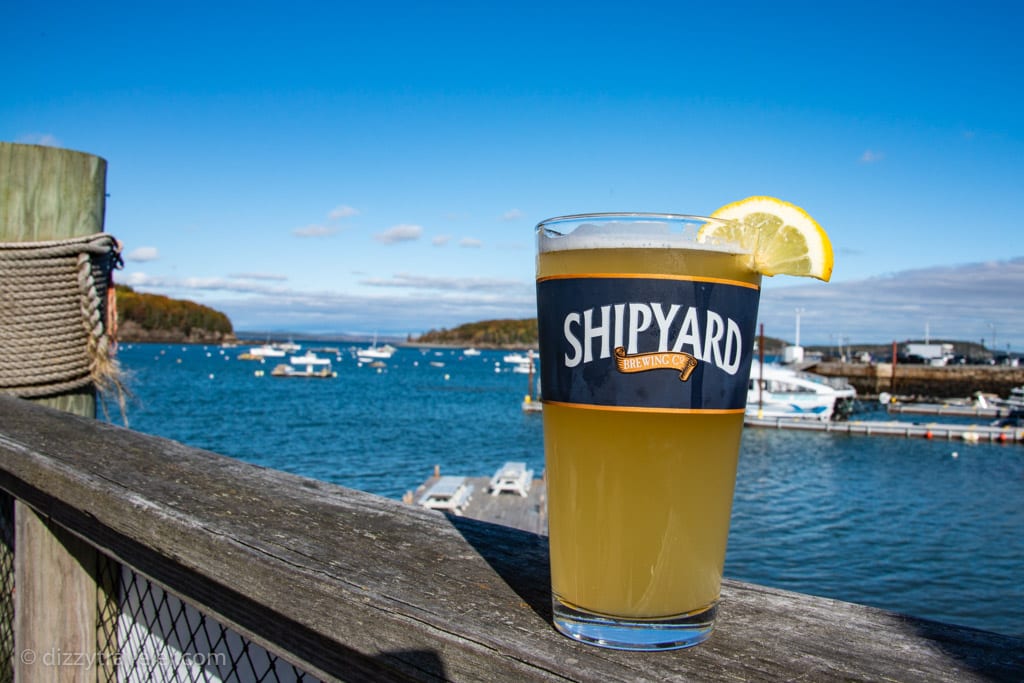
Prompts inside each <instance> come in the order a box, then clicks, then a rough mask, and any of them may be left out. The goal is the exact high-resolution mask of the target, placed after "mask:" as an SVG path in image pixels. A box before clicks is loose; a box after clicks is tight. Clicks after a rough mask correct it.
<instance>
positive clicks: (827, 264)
mask: <svg viewBox="0 0 1024 683" xmlns="http://www.w3.org/2000/svg"><path fill="white" fill-rule="evenodd" d="M711 217H712V218H719V219H722V220H725V221H729V222H728V223H707V224H705V225H704V226H703V227H702V228H701V229H700V232H699V233H698V239H699V240H700V241H701V242H733V243H736V244H739V245H740V246H741V247H742V248H743V249H745V250H747V251H749V252H750V257H751V264H750V265H751V268H752V269H753V270H755V271H757V272H758V273H761V274H762V275H797V276H800V277H814V278H818V279H819V280H824V281H825V282H828V279H829V278H830V277H832V243H831V242H829V239H828V235H827V234H825V231H824V230H822V229H821V226H820V225H818V223H817V222H816V221H815V220H814V219H813V218H811V217H810V216H809V215H808V214H807V212H806V211H804V210H803V209H801V208H800V207H799V206H794V205H793V204H790V203H789V202H784V201H782V200H780V199H775V198H774V197H748V198H747V199H743V200H741V201H738V202H733V203H732V204H726V205H725V206H723V207H722V208H720V209H719V210H718V211H715V212H714V213H713V214H711Z"/></svg>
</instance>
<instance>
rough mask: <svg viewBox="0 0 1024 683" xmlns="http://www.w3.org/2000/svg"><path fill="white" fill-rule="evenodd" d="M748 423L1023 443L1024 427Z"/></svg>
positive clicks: (750, 421) (750, 424)
mask: <svg viewBox="0 0 1024 683" xmlns="http://www.w3.org/2000/svg"><path fill="white" fill-rule="evenodd" d="M743 424H744V425H745V426H747V427H762V428H770V429H795V430H803V431H809V432H837V433H840V434H861V435H865V436H872V435H878V436H906V437H920V438H924V439H948V440H953V439H957V440H961V441H968V442H972V443H974V442H979V441H989V442H992V443H1021V442H1022V441H1024V428H1020V427H993V426H990V425H964V424H943V423H938V422H932V423H928V424H921V423H918V422H896V421H892V422H882V421H863V422H862V421H856V420H851V421H848V422H818V421H816V420H792V419H789V420H787V419H785V418H773V419H765V418H761V419H758V418H755V417H748V418H747V419H745V420H744V421H743Z"/></svg>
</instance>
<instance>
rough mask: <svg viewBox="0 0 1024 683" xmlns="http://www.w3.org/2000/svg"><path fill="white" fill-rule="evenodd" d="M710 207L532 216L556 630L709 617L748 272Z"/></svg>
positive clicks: (681, 642) (696, 631) (692, 626)
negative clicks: (703, 210) (706, 235)
mask: <svg viewBox="0 0 1024 683" xmlns="http://www.w3.org/2000/svg"><path fill="white" fill-rule="evenodd" d="M711 222H713V219H710V218H700V217H694V216H682V215H663V214H590V215H579V216H565V217H560V218H552V219H549V220H546V221H543V222H542V223H540V224H539V225H538V226H537V319H538V325H539V332H540V375H541V393H542V400H543V412H544V451H545V461H546V471H547V475H546V476H547V485H548V528H549V540H550V552H551V582H552V602H553V611H554V624H555V627H556V628H557V629H558V630H559V631H561V632H562V633H564V634H566V635H568V636H569V637H571V638H574V639H577V640H580V641H583V642H588V643H592V644H595V645H601V646H605V647H611V648H618V649H628V650H664V649H672V648H680V647H688V646H691V645H696V644H697V643H700V642H702V641H704V640H706V639H707V638H708V637H709V636H710V635H711V631H712V629H713V628H714V621H715V612H716V605H717V602H718V596H719V589H720V585H721V579H722V566H723V564H724V562H725V547H726V538H727V536H728V531H729V515H730V511H731V507H732V496H733V488H734V484H735V478H736V462H737V457H738V453H739V447H740V436H741V431H742V428H743V413H744V408H745V404H746V396H747V382H748V378H749V374H750V365H751V360H752V357H753V345H754V331H755V326H756V319H757V304H758V298H759V295H760V275H759V274H758V273H755V272H752V271H751V270H749V266H747V265H746V260H745V259H744V254H743V253H742V252H741V251H740V250H739V249H738V248H737V247H735V246H734V245H731V244H723V243H715V244H710V243H704V242H703V241H702V239H701V235H700V229H701V227H702V226H704V225H706V224H708V223H711Z"/></svg>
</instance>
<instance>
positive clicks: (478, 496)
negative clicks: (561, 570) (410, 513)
mask: <svg viewBox="0 0 1024 683" xmlns="http://www.w3.org/2000/svg"><path fill="white" fill-rule="evenodd" d="M440 476H441V473H440V470H439V469H437V468H435V470H434V474H433V476H431V477H429V478H428V479H427V480H426V481H425V482H423V484H421V485H420V487H419V488H417V489H416V490H415V491H413V492H412V494H411V495H410V494H406V497H405V501H406V502H407V503H413V504H415V505H418V504H419V501H420V499H421V498H422V497H423V494H424V493H426V492H427V490H428V489H429V488H430V487H431V486H433V485H434V483H435V482H437V481H438V479H439V478H440ZM465 483H466V484H467V485H471V486H472V487H473V494H472V496H471V497H470V499H469V502H468V503H467V504H466V506H465V507H464V508H463V509H462V510H461V513H460V514H461V516H463V517H467V518H469V519H476V520H479V521H481V522H490V523H492V524H501V525H504V526H510V527H513V528H515V529H521V530H522V531H529V532H531V533H535V534H541V535H544V536H547V533H548V518H547V485H546V482H545V481H544V479H534V480H533V481H532V483H531V484H530V491H529V494H528V495H527V496H526V497H523V496H520V495H518V494H515V493H499V494H498V495H491V493H490V491H489V488H488V487H489V486H490V483H491V479H490V477H466V478H465Z"/></svg>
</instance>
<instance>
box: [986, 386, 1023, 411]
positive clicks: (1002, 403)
mask: <svg viewBox="0 0 1024 683" xmlns="http://www.w3.org/2000/svg"><path fill="white" fill-rule="evenodd" d="M974 400H975V404H976V405H978V406H979V407H982V408H1002V409H1004V410H1016V411H1024V386H1019V387H1014V388H1013V389H1010V395H1009V396H1007V397H1006V398H1002V397H1001V396H999V395H998V394H985V393H982V392H980V391H978V392H975V394H974Z"/></svg>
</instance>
